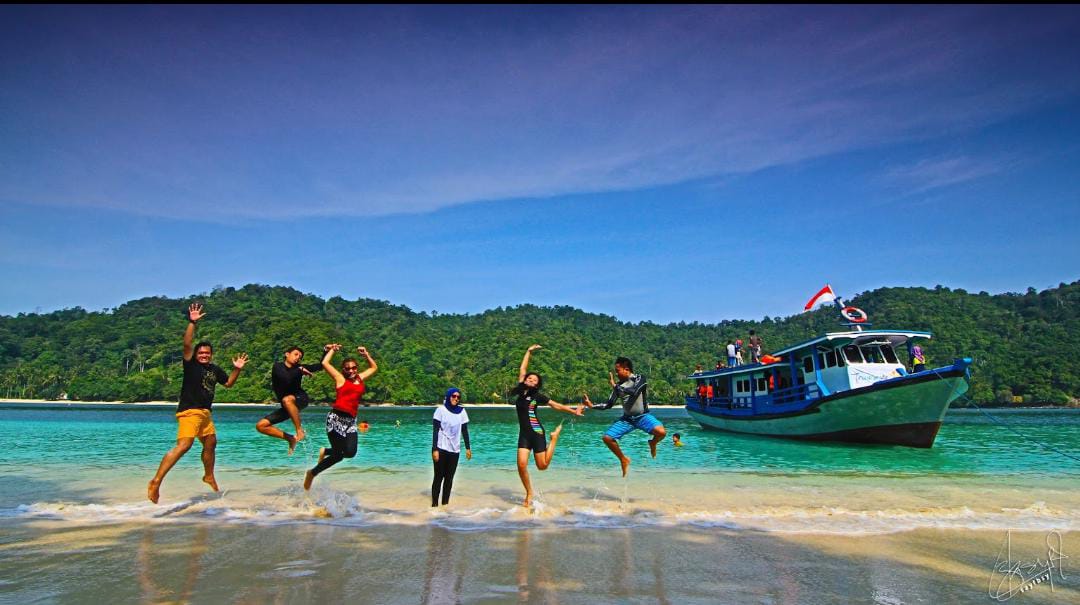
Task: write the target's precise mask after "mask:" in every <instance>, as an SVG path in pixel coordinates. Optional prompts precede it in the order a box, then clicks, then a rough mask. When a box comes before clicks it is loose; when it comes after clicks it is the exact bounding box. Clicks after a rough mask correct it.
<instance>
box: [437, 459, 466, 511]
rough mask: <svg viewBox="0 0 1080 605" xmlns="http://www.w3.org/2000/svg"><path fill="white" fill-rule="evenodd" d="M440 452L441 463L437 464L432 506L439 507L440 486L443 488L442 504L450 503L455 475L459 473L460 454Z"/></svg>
mask: <svg viewBox="0 0 1080 605" xmlns="http://www.w3.org/2000/svg"><path fill="white" fill-rule="evenodd" d="M438 451H439V461H438V462H435V480H434V481H432V482H431V505H432V506H438V505H439V486H440V485H441V486H442V503H443V504H449V503H450V490H451V489H452V488H453V487H454V473H456V472H457V463H458V458H460V457H461V453H460V452H448V451H446V450H444V449H440V450H438Z"/></svg>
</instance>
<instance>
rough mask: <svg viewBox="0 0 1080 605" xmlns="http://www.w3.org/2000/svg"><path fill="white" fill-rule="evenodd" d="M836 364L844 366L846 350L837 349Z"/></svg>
mask: <svg viewBox="0 0 1080 605" xmlns="http://www.w3.org/2000/svg"><path fill="white" fill-rule="evenodd" d="M836 366H837V367H840V368H842V367H844V352H843V351H841V350H840V349H836Z"/></svg>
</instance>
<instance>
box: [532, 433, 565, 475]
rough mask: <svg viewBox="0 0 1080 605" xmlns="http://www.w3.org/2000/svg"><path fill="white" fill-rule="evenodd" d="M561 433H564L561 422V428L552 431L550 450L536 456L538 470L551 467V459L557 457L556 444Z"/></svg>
mask: <svg viewBox="0 0 1080 605" xmlns="http://www.w3.org/2000/svg"><path fill="white" fill-rule="evenodd" d="M559 433H562V423H561V422H560V423H559V426H557V427H555V430H554V431H551V443H549V444H548V448H547V449H546V450H544V451H542V452H540V453H539V454H536V456H534V457H535V458H536V468H538V469H540V470H544V469H546V468H547V467H548V466H550V465H551V457H552V456H554V455H555V444H556V443H558V442H559Z"/></svg>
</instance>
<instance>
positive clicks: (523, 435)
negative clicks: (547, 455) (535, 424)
mask: <svg viewBox="0 0 1080 605" xmlns="http://www.w3.org/2000/svg"><path fill="white" fill-rule="evenodd" d="M521 448H524V449H527V450H532V451H533V452H534V453H536V454H539V453H540V452H544V451H547V438H546V437H544V436H543V435H541V434H540V433H537V432H534V431H518V449H521Z"/></svg>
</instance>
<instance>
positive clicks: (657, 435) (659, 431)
mask: <svg viewBox="0 0 1080 605" xmlns="http://www.w3.org/2000/svg"><path fill="white" fill-rule="evenodd" d="M652 436H653V438H652V439H649V451H650V452H652V457H653V458H656V444H657V443H660V442H661V441H663V440H664V437H665V436H667V429H665V428H664V425H662V424H661V425H660V426H658V427H656V428H654V429H653V430H652Z"/></svg>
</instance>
